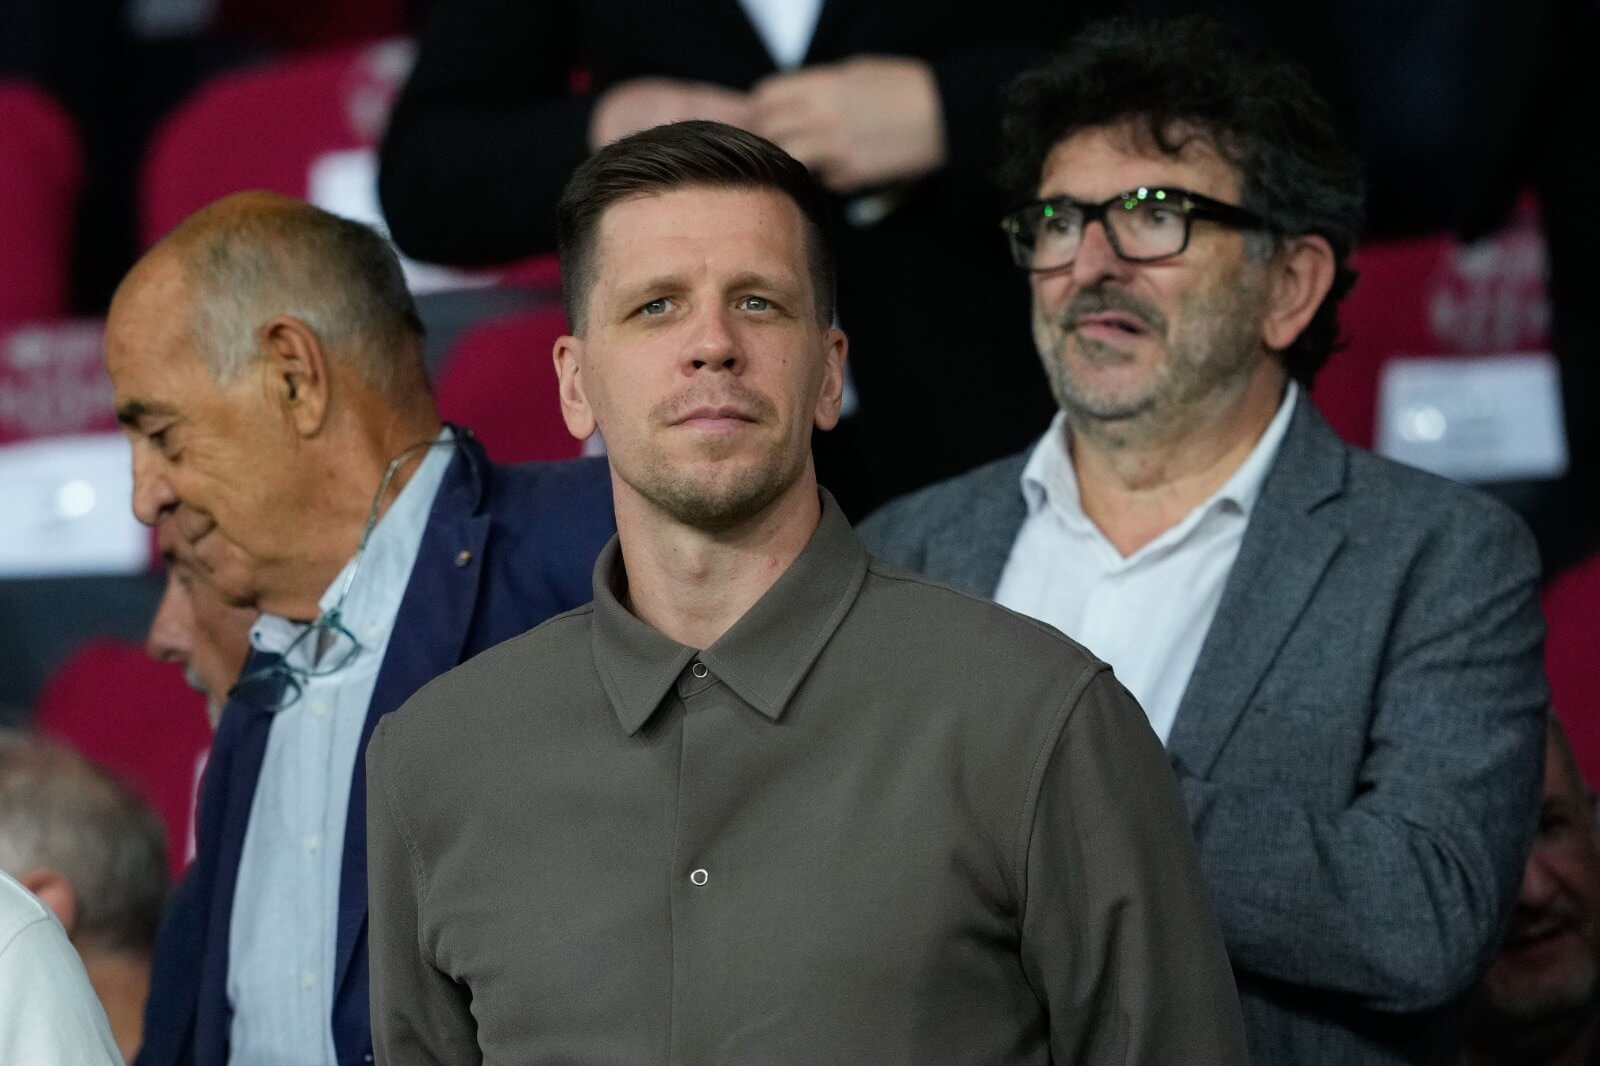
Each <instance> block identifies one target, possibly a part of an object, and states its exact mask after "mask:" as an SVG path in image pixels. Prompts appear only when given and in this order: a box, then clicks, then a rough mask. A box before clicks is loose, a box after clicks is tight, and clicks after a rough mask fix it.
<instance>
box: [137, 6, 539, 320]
mask: <svg viewBox="0 0 1600 1066" xmlns="http://www.w3.org/2000/svg"><path fill="white" fill-rule="evenodd" d="M415 51H416V49H415V47H414V45H413V44H412V42H411V41H409V40H406V39H404V38H395V39H392V40H387V41H380V42H378V43H375V44H365V45H360V46H353V47H341V48H334V49H330V50H327V51H323V52H317V53H312V54H309V55H305V56H299V57H295V58H292V59H289V60H285V61H282V62H276V63H270V64H267V65H265V66H260V67H254V68H251V69H249V70H244V71H238V72H232V73H228V74H224V75H222V76H220V77H218V78H216V79H215V80H213V81H212V82H210V83H209V84H207V85H206V86H205V87H203V88H202V89H201V90H200V91H199V92H197V93H196V94H195V95H194V96H192V97H191V98H190V99H189V100H188V101H187V102H185V103H184V104H183V105H182V106H181V107H179V108H178V109H177V110H176V111H175V112H174V113H173V114H172V116H171V117H170V118H168V119H167V120H166V122H165V123H163V124H162V126H161V128H160V129H159V130H158V131H157V132H156V135H155V137H154V138H153V140H152V144H151V147H150V150H149V152H148V153H147V154H146V156H145V160H144V172H143V175H142V193H141V204H140V232H141V234H142V237H143V240H144V243H145V244H146V246H148V245H150V244H153V243H155V242H156V241H157V240H158V239H160V237H161V236H162V235H163V234H165V233H166V232H167V231H168V230H170V229H172V227H173V226H175V225H177V224H178V223H179V222H181V221H182V220H183V219H184V218H186V217H187V216H189V215H190V214H192V213H194V212H195V211H197V210H199V209H200V208H202V207H204V206H205V205H206V204H209V203H211V202H212V201H214V200H217V199H220V198H221V197H223V196H226V195H228V194H229V193H235V192H240V191H242V190H245V189H266V190H268V191H271V192H276V193H281V194H283V195H285V196H293V197H297V198H299V199H303V200H309V201H311V202H312V203H315V204H318V205H319V206H321V207H325V208H327V209H328V210H330V211H333V212H335V213H336V214H343V215H347V216H349V217H353V218H357V219H360V220H361V221H364V222H378V221H380V219H379V214H378V201H377V144H378V139H379V138H380V137H381V136H382V133H383V128H384V124H385V123H386V122H387V121H388V118H389V109H390V107H391V106H392V105H393V104H394V98H395V96H396V94H398V92H399V91H400V86H401V84H402V83H403V82H404V81H405V78H406V75H407V74H408V73H409V72H410V69H411V63H412V60H413V58H414V56H415ZM408 273H409V274H410V277H411V282H412V287H413V288H414V289H416V290H417V291H419V292H422V291H427V290H430V289H446V288H454V287H457V286H459V285H462V284H487V283H490V282H493V281H496V280H502V281H505V282H507V283H510V284H516V285H521V286H528V287H534V286H537V287H539V288H553V287H555V286H556V285H557V284H558V280H557V270H556V267H555V259H554V257H553V256H544V257H540V258H537V259H533V260H529V261H527V262H525V263H519V264H514V265H512V266H510V267H508V268H507V269H506V270H505V271H504V272H503V273H502V274H501V275H499V276H498V277H496V276H495V275H489V274H474V275H460V274H454V273H444V272H441V271H440V270H439V268H428V267H421V266H420V265H418V264H411V265H409V266H408Z"/></svg>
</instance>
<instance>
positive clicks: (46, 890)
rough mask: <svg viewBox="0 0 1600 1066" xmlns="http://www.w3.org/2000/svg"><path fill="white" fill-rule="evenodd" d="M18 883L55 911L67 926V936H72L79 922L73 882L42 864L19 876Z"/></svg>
mask: <svg viewBox="0 0 1600 1066" xmlns="http://www.w3.org/2000/svg"><path fill="white" fill-rule="evenodd" d="M17 884H19V885H21V886H22V887H23V888H25V889H27V890H28V891H29V892H32V893H33V894H34V895H35V896H38V897H39V902H41V903H43V904H44V905H45V906H46V907H49V908H50V909H51V910H52V911H54V912H55V915H56V919H57V920H58V921H60V922H61V924H62V925H63V926H65V927H66V930H67V936H69V937H70V936H72V933H73V930H74V929H75V928H76V926H77V924H78V893H76V892H75V891H73V889H72V884H71V882H69V881H68V880H67V879H66V878H65V877H63V876H62V875H61V874H60V873H58V872H57V871H55V870H52V869H50V867H48V866H40V867H36V868H35V869H32V870H29V871H28V872H27V873H25V874H23V875H22V876H21V877H19V878H17Z"/></svg>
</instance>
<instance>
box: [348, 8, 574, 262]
mask: <svg viewBox="0 0 1600 1066" xmlns="http://www.w3.org/2000/svg"><path fill="white" fill-rule="evenodd" d="M574 37H575V33H574V30H573V28H572V26H571V23H570V22H569V19H568V16H567V9H566V6H565V5H564V4H562V3H559V2H558V0H450V2H448V3H439V4H432V5H430V11H429V16H428V22H427V24H426V26H425V29H424V32H423V34H422V39H421V45H420V50H419V52H418V55H417V62H416V66H415V67H414V68H413V70H412V72H411V77H410V80H409V81H408V82H407V84H406V86H405V88H404V90H402V92H401V94H400V98H399V100H398V101H396V104H395V108H394V112H393V114H392V115H391V116H390V121H389V129H388V133H387V134H386V135H385V137H384V141H383V145H382V148H381V153H380V167H379V174H378V192H379V197H380V199H381V200H382V203H383V211H384V217H385V219H386V220H387V221H388V223H389V226H390V229H391V232H392V233H393V235H394V239H395V242H396V243H397V244H398V245H399V246H400V247H401V249H402V250H404V251H405V252H406V253H407V254H408V255H412V256H415V257H416V258H419V259H424V260H427V261H429V262H436V263H451V264H460V265H469V266H470V265H480V264H485V263H496V262H506V261H509V260H514V259H521V258H524V257H527V256H530V255H536V254H540V253H545V252H552V251H554V250H555V205H556V201H557V200H558V199H559V198H560V196H561V189H562V186H563V185H564V184H565V183H566V180H567V176H568V175H569V174H571V173H572V170H573V168H574V167H576V166H577V165H578V164H579V163H580V162H582V161H583V159H584V157H585V156H586V155H588V150H589V144H588V142H589V117H590V113H591V111H592V110H593V107H594V100H593V97H592V95H591V94H588V93H573V92H572V91H571V77H572V72H573V68H574V67H575V66H576V65H577V63H578V62H579V60H578V58H577V57H576V55H575V54H574V51H573V48H574V46H573V44H572V41H573V39H574Z"/></svg>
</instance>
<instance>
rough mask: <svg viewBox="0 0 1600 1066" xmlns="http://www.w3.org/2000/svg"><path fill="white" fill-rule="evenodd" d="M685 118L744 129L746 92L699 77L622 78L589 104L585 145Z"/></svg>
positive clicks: (748, 113)
mask: <svg viewBox="0 0 1600 1066" xmlns="http://www.w3.org/2000/svg"><path fill="white" fill-rule="evenodd" d="M691 118H704V119H712V120H714V121H717V122H726V123H727V124H728V125H730V126H740V127H743V128H745V129H749V128H750V125H751V106H750V97H749V96H748V95H747V94H745V93H741V92H735V91H734V90H732V89H725V88H723V87H722V86H720V85H710V84H707V83H705V82H693V81H676V80H674V79H672V78H635V79H633V80H632V81H625V82H622V83H620V84H618V85H614V86H612V87H611V88H610V89H607V90H606V91H605V92H604V93H603V94H602V95H601V97H600V99H599V101H598V102H597V103H596V104H595V108H594V116H593V118H591V119H590V121H589V146H590V147H591V148H599V147H602V146H603V145H607V144H610V143H611V142H612V141H615V140H618V139H619V138H622V137H626V136H627V135H628V134H630V133H638V132H639V131H640V130H647V129H649V128H650V127H652V126H663V125H666V124H667V123H668V122H682V121H684V120H686V119H691Z"/></svg>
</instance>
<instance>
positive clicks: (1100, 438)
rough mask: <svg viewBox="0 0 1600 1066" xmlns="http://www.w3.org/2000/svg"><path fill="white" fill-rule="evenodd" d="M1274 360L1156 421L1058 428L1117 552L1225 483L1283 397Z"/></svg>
mask: <svg viewBox="0 0 1600 1066" xmlns="http://www.w3.org/2000/svg"><path fill="white" fill-rule="evenodd" d="M1286 384H1287V378H1286V377H1285V375H1284V373H1283V370H1282V368H1281V364H1280V363H1279V362H1278V361H1277V360H1275V359H1271V360H1264V361H1263V362H1262V363H1260V364H1258V365H1257V367H1256V369H1255V371H1254V372H1253V373H1252V374H1251V376H1250V378H1249V379H1248V380H1247V381H1246V382H1245V383H1244V386H1243V388H1241V389H1238V390H1236V391H1234V392H1233V393H1232V394H1224V395H1221V396H1218V397H1214V398H1212V401H1211V403H1210V404H1208V405H1207V407H1206V408H1205V409H1201V410H1197V411H1192V412H1183V414H1182V415H1181V416H1180V417H1176V418H1174V419H1172V420H1171V421H1170V422H1168V423H1166V424H1163V425H1159V426H1146V427H1137V428H1130V427H1117V426H1094V427H1074V426H1072V425H1071V423H1070V422H1069V424H1068V425H1067V427H1066V432H1067V433H1068V434H1069V435H1070V437H1069V444H1070V446H1071V447H1070V451H1071V456H1072V465H1073V470H1074V472H1075V473H1076V475H1077V479H1078V492H1079V497H1080V500H1081V503H1082V506H1083V511H1084V514H1086V515H1087V516H1088V517H1089V520H1090V521H1092V522H1093V523H1094V524H1095V525H1096V526H1097V527H1099V529H1100V531H1101V532H1102V533H1103V534H1105V537H1106V539H1107V540H1109V541H1110V542H1111V544H1112V546H1113V547H1115V548H1116V549H1117V551H1118V552H1120V553H1121V554H1122V555H1124V556H1128V555H1132V554H1133V553H1134V552H1136V551H1138V550H1139V549H1140V548H1142V547H1144V546H1145V545H1146V544H1148V543H1150V542H1151V541H1153V540H1155V539H1156V538H1157V537H1159V536H1160V535H1161V534H1163V533H1165V532H1166V531H1167V530H1169V529H1171V528H1172V527H1173V526H1175V525H1177V524H1178V523H1179V522H1181V521H1183V519H1184V516H1185V515H1187V514H1188V513H1189V512H1190V511H1192V510H1193V509H1194V508H1195V507H1196V506H1198V505H1199V504H1201V503H1202V502H1204V501H1205V500H1206V499H1208V498H1209V497H1210V496H1211V495H1212V494H1213V493H1215V492H1216V491H1217V490H1218V489H1220V488H1221V487H1222V486H1223V485H1224V484H1226V483H1227V481H1228V479H1229V478H1230V477H1232V476H1233V474H1234V472H1235V471H1237V470H1238V469H1239V467H1240V466H1242V465H1243V464H1244V462H1245V460H1246V459H1248V458H1249V457H1250V453H1251V452H1252V451H1253V450H1254V449H1255V447H1256V445H1257V444H1258V443H1259V442H1260V440H1261V437H1262V435H1263V434H1264V433H1265V432H1266V430H1267V427H1268V426H1269V425H1270V424H1271V423H1272V419H1273V416H1274V415H1276V414H1277V412H1278V408H1279V406H1280V405H1281V404H1282V402H1283V390H1284V388H1285V387H1286Z"/></svg>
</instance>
